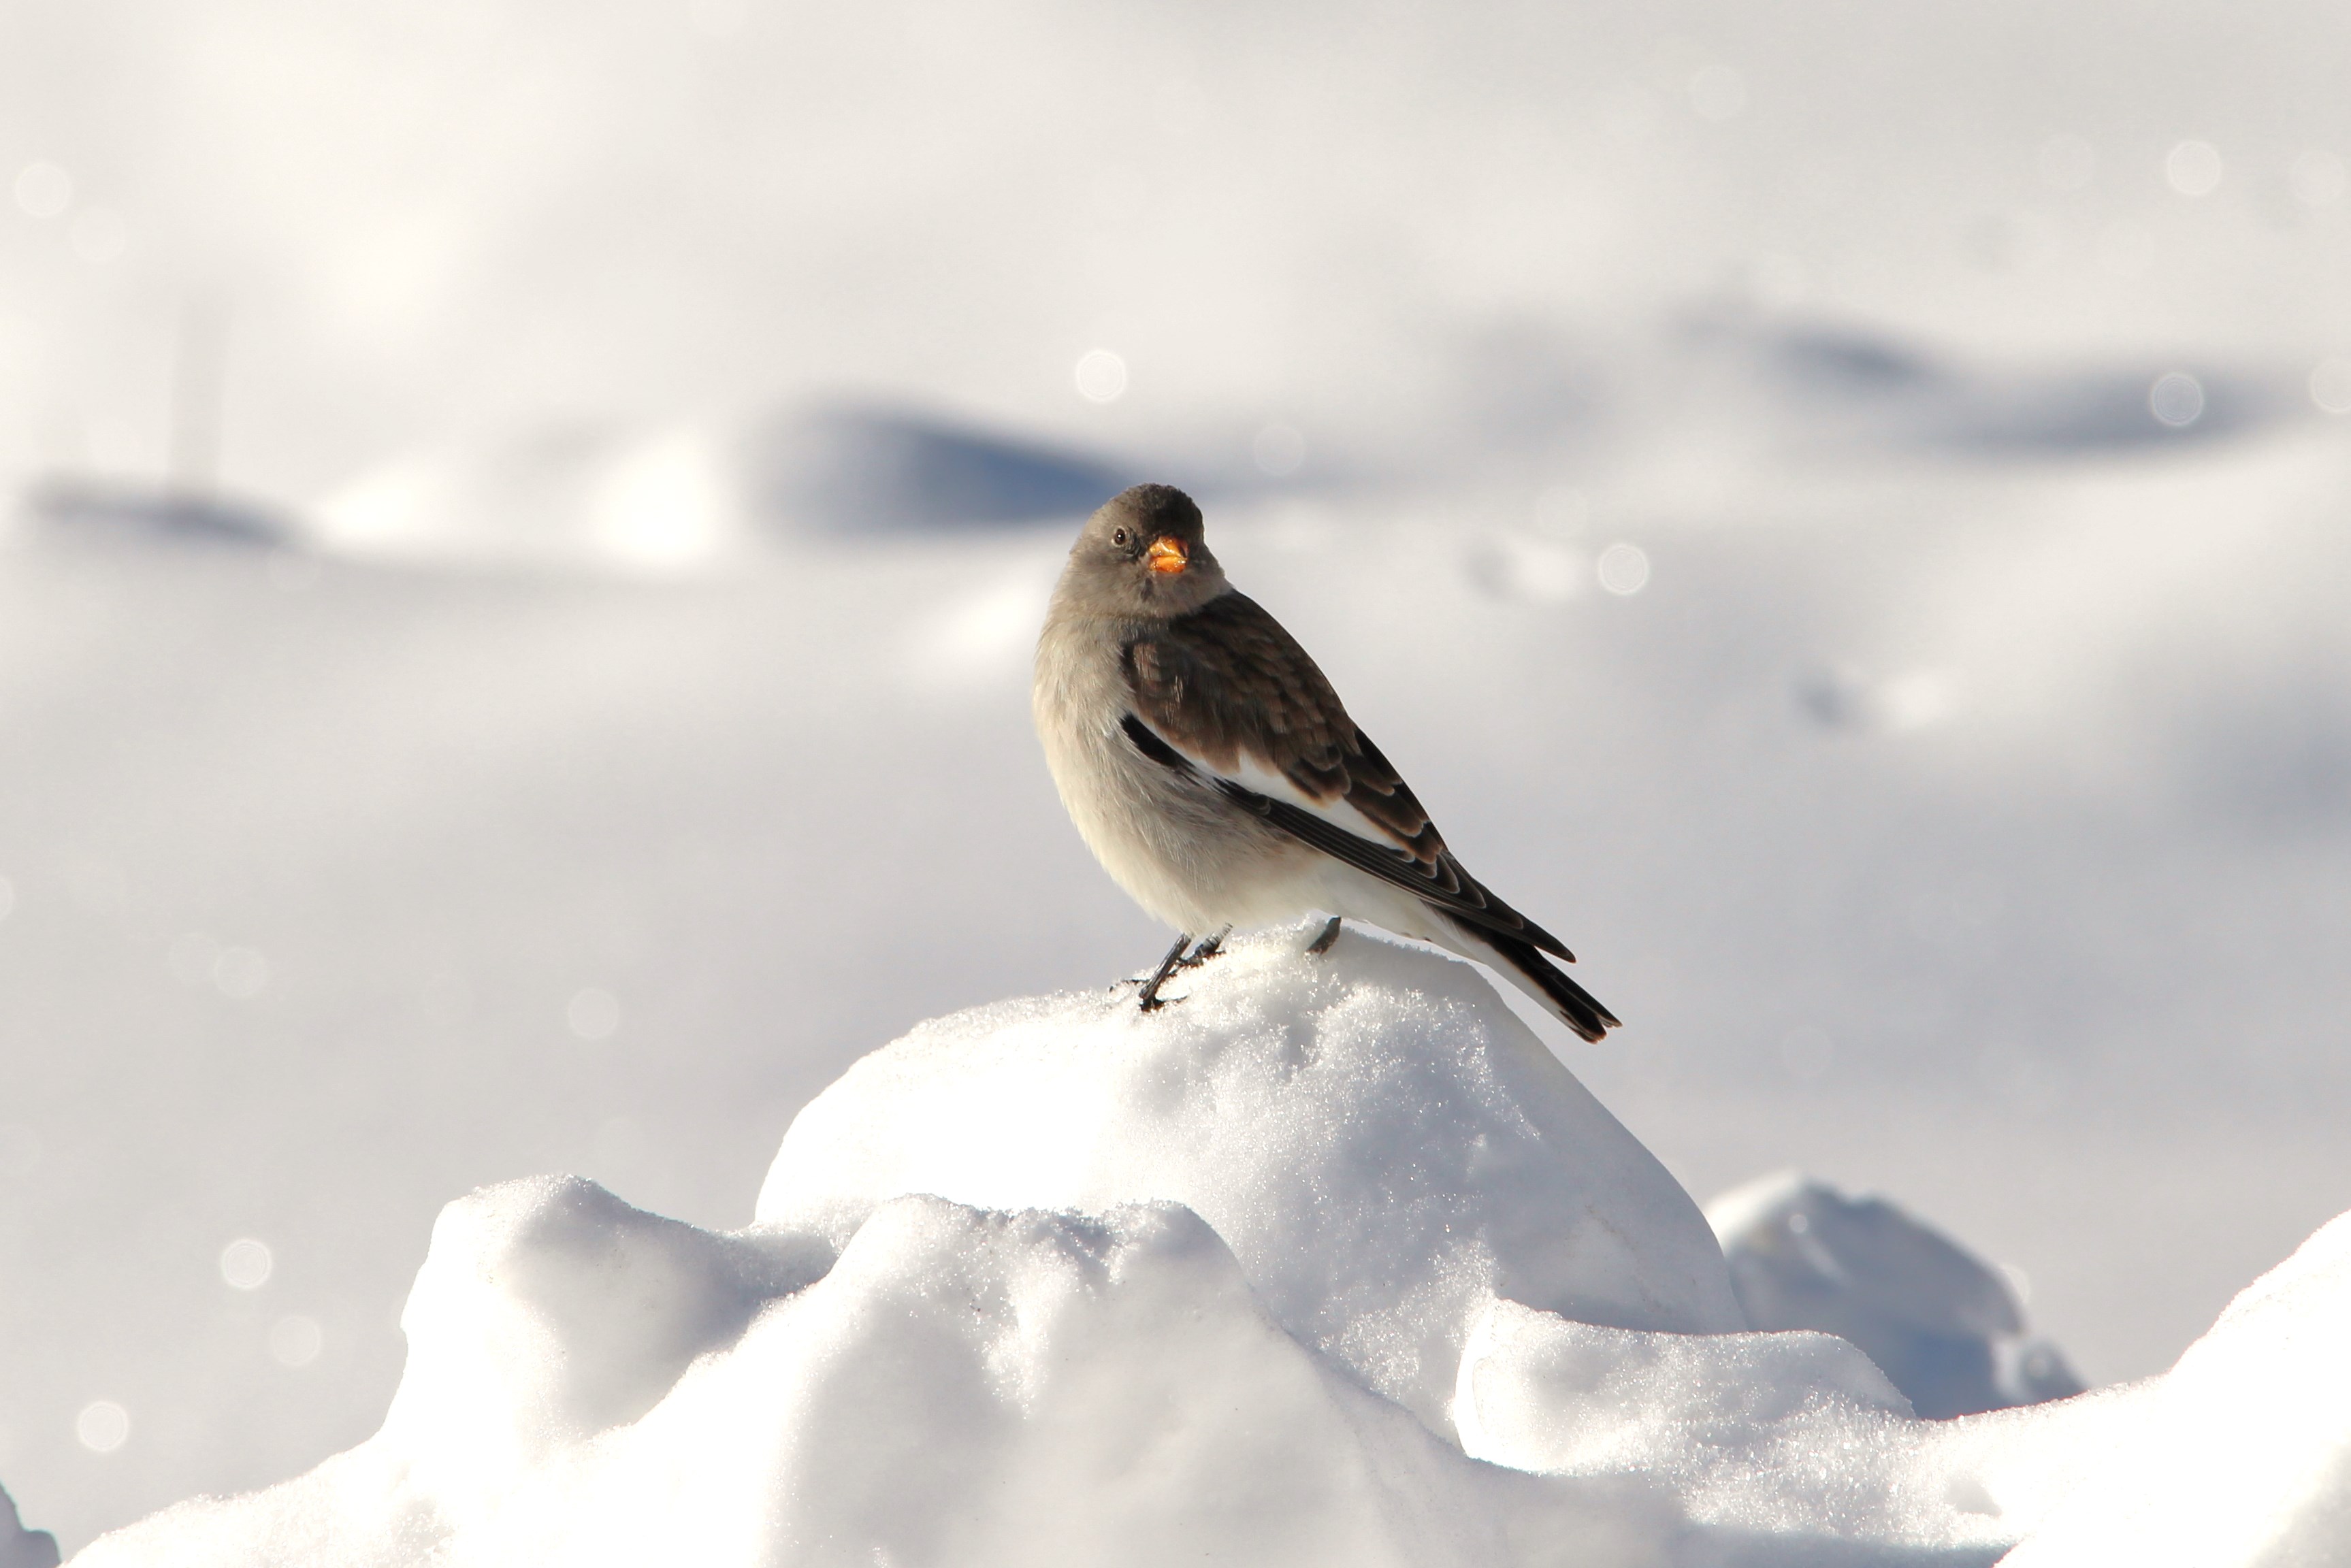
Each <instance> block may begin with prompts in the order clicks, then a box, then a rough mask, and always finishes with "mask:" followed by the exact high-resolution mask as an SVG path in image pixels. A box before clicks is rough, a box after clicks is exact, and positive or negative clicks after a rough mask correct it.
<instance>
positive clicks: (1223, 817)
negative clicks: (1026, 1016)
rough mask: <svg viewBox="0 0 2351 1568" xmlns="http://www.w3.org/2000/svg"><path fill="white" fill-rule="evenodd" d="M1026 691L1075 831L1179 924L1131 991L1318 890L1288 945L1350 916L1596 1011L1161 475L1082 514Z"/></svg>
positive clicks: (1554, 942) (1589, 1034)
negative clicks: (1220, 556) (1220, 558)
mask: <svg viewBox="0 0 2351 1568" xmlns="http://www.w3.org/2000/svg"><path fill="white" fill-rule="evenodd" d="M1031 698H1032V701H1033V704H1034V707H1035V711H1036V717H1037V733H1038V735H1039V737H1040V738H1042V739H1043V741H1044V743H1045V759H1046V762H1047V763H1048V765H1049V766H1050V767H1051V768H1052V770H1053V782H1054V784H1055V785H1056V786H1058V787H1059V788H1060V789H1061V803H1062V804H1063V805H1064V806H1066V807H1068V808H1069V812H1070V816H1071V820H1072V821H1075V822H1076V823H1077V826H1078V831H1079V832H1080V833H1081V834H1082V835H1083V836H1084V838H1085V841H1086V844H1087V847H1088V848H1090V849H1092V851H1093V852H1094V855H1095V858H1096V859H1098V860H1100V861H1101V862H1102V869H1104V870H1105V871H1107V872H1109V873H1110V874H1111V877H1112V879H1113V881H1115V882H1116V883H1118V884H1119V886H1121V887H1123V888H1124V889H1125V890H1126V891H1127V893H1128V894H1129V895H1131V896H1132V897H1133V898H1134V901H1135V902H1136V903H1137V904H1141V905H1143V907H1144V909H1145V910H1147V911H1148V912H1150V913H1151V914H1152V915H1156V916H1157V917H1158V918H1160V919H1162V920H1164V921H1165V922H1167V923H1168V924H1169V925H1173V926H1175V928H1176V930H1177V931H1178V932H1179V933H1180V934H1181V935H1179V936H1177V937H1176V939H1175V946H1173V947H1171V948H1169V949H1168V950H1167V956H1166V957H1165V958H1164V959H1163V960H1161V962H1160V965H1159V968H1158V971H1157V972H1156V973H1155V974H1154V975H1153V976H1152V977H1151V978H1150V980H1149V981H1148V982H1147V983H1146V984H1145V985H1144V988H1143V991H1142V1005H1143V1006H1144V1009H1146V1010H1148V1009H1152V1008H1154V1007H1156V1006H1158V1005H1159V999H1160V998H1159V988H1160V987H1161V986H1162V985H1163V984H1165V981H1166V979H1167V977H1169V976H1170V975H1171V974H1173V973H1174V972H1175V970H1176V969H1177V968H1178V967H1191V966H1193V965H1196V964H1198V963H1201V962H1204V961H1205V960H1207V958H1209V957H1210V956H1214V955H1215V953H1216V951H1217V947H1218V946H1219V945H1220V944H1221V943H1222V941H1223V939H1224V937H1225V936H1226V934H1228V933H1229V932H1230V931H1231V930H1232V928H1233V927H1234V926H1236V925H1270V924H1273V923H1275V922H1278V921H1282V920H1290V919H1294V918H1296V917H1297V916H1298V915H1302V914H1305V913H1307V912H1309V911H1313V910H1319V911H1322V913H1324V914H1326V915H1330V916H1331V919H1330V921H1329V922H1328V923H1327V924H1326V925H1324V926H1323V928H1322V932H1321V933H1320V934H1319V935H1318V936H1316V937H1315V939H1314V941H1313V943H1312V944H1311V945H1310V946H1309V948H1308V951H1310V952H1314V953H1320V952H1322V951H1325V950H1327V949H1328V948H1329V946H1330V945H1331V943H1332V940H1333V939H1335V938H1336V937H1337V936H1338V934H1339V926H1340V923H1341V921H1343V920H1347V919H1357V920H1367V921H1370V922H1371V923H1372V924H1374V925H1381V926H1384V927H1386V928H1387V929H1388V930H1390V931H1393V932H1395V933H1396V934H1397V935H1399V936H1412V937H1417V938H1419V939H1420V940H1422V941H1426V942H1433V943H1435V944H1436V945H1437V946H1440V947H1445V948H1447V949H1449V950H1451V951H1453V952H1455V953H1458V954H1460V955H1461V956H1463V957H1465V958H1473V959H1476V960H1479V962H1482V963H1485V964H1488V965H1490V966H1492V967H1494V968H1495V969H1496V970H1498V971H1499V972H1500V973H1501V974H1502V975H1503V976H1505V977H1508V978H1509V979H1510V981H1511V982H1512V983H1513V984H1515V985H1516V986H1518V988H1520V990H1523V991H1525V992H1526V993H1527V995H1529V996H1531V997H1532V998H1534V999H1535V1000H1536V1001H1537V1002H1539V1003H1541V1006H1542V1008H1543V1009H1544V1010H1545V1011H1547V1012H1549V1013H1550V1014H1551V1015H1552V1017H1554V1018H1556V1019H1559V1020H1560V1021H1561V1022H1562V1023H1563V1024H1565V1025H1567V1027H1568V1028H1570V1029H1572V1030H1574V1031H1575V1032H1576V1033H1577V1034H1579V1035H1581V1036H1583V1038H1584V1039H1585V1040H1599V1039H1600V1038H1601V1037H1602V1036H1603V1035H1604V1034H1606V1033H1607V1032H1608V1030H1611V1029H1613V1028H1615V1027H1617V1020H1616V1019H1615V1018H1614V1016H1613V1015H1612V1014H1611V1013H1610V1012H1609V1011H1608V1009H1606V1008H1604V1007H1602V1006H1601V1005H1600V1003H1599V1002H1598V1000H1596V999H1595V998H1593V995H1592V994H1591V993H1590V992H1589V991H1586V990H1585V989H1584V988H1583V987H1582V986H1579V985H1577V984H1576V983H1575V982H1574V981H1573V980H1572V979H1570V978H1569V977H1567V976H1566V975H1564V974H1562V972H1561V971H1560V970H1559V969H1558V968H1556V967H1553V966H1552V964H1551V963H1550V962H1549V961H1548V960H1546V959H1545V958H1544V956H1543V955H1544V954H1546V953H1548V954H1551V955H1552V956H1555V957H1559V958H1563V959H1565V960H1566V961H1567V962H1569V963H1573V962H1574V961H1575V956H1574V955H1573V954H1572V953H1570V952H1569V951H1568V950H1567V948H1566V947H1565V946H1562V944H1561V943H1560V941H1559V939H1558V938H1557V937H1555V936H1552V935H1551V934H1550V933H1549V932H1547V931H1545V930H1543V929H1542V927H1541V926H1540V925H1535V924H1534V923H1533V922H1532V921H1531V920H1529V919H1527V917H1526V916H1524V915H1520V913H1519V912H1518V911H1517V910H1515V909H1512V908H1511V907H1510V905H1509V904H1504V903H1503V902H1502V901H1501V900H1500V899H1499V898H1496V897H1495V896H1494V895H1493V894H1490V893H1489V892H1487V891H1486V889H1485V887H1484V886H1483V885H1481V884H1480V883H1479V881H1478V880H1477V878H1475V877H1473V876H1471V875H1470V874H1469V873H1468V872H1467V871H1465V870H1463V869H1462V867H1461V862H1458V861H1457V860H1455V859H1454V858H1453V852H1452V851H1450V850H1448V849H1447V848H1446V847H1445V841H1444V839H1443V838H1441V837H1440V836H1438V834H1437V825H1436V824H1435V823H1434V822H1431V821H1429V820H1428V813H1427V812H1426V811H1425V810H1422V809H1421V804H1420V801H1419V800H1417V799H1416V798H1415V797H1414V795H1413V792H1412V789H1411V787H1410V786H1409V785H1407V784H1405V781H1404V779H1402V778H1401V777H1400V776H1398V774H1397V773H1396V770H1395V768H1394V767H1392V766H1390V764H1389V762H1388V759H1387V758H1385V757H1384V756H1382V755H1381V754H1380V748H1379V747H1376V746H1374V745H1373V744H1372V740H1371V737H1369V736H1367V735H1365V734H1364V732H1363V731H1362V730H1360V729H1358V728H1356V727H1355V723H1354V721H1353V719H1351V718H1349V717H1348V716H1347V710H1346V708H1345V707H1344V706H1343V705H1342V704H1341V703H1340V701H1339V694H1338V693H1337V692H1335V691H1333V690H1332V688H1331V683H1330V682H1329V681H1328V680H1326V679H1324V678H1323V674H1322V671H1321V670H1320V669H1317V668H1316V667H1315V664H1314V661H1313V660H1312V659H1311V658H1309V657H1308V656H1307V653H1306V650H1305V649H1303V648H1301V647H1300V646H1299V645H1298V640H1297V639H1296V638H1294V637H1292V636H1291V635H1290V633H1289V632H1285V631H1284V630H1282V627H1281V623H1280V622H1278V621H1276V620H1275V619H1274V618H1273V617H1272V616H1271V615H1269V614H1268V613H1266V612H1265V611H1264V610H1263V609H1261V608H1259V605H1258V603H1257V601H1255V600H1252V599H1250V598H1249V596H1248V595H1247V594H1244V593H1242V592H1240V591H1238V590H1237V589H1235V588H1234V587H1233V585H1232V584H1231V583H1230V582H1228V581H1227V580H1226V579H1225V573H1224V569H1223V568H1221V567H1219V566H1218V565H1217V558H1216V557H1215V556H1213V555H1211V554H1210V553H1209V552H1208V547H1207V543H1206V541H1205V540H1204V538H1203V537H1202V527H1201V520H1200V508H1199V507H1197V506H1196V505H1194V504H1193V501H1192V498H1191V497H1189V496H1186V494H1184V492H1183V491H1181V490H1178V489H1175V487H1173V486H1167V485H1137V486H1134V488H1133V489H1131V490H1127V491H1123V492H1122V493H1121V494H1119V495H1118V496H1115V497H1113V498H1112V499H1111V500H1110V501H1108V502H1107V503H1105V504H1104V505H1103V506H1102V508H1101V509H1100V510H1099V511H1097V512H1095V513H1094V515H1093V516H1092V517H1090V518H1088V519H1087V521H1086V526H1085V528H1084V531H1082V532H1081V533H1080V534H1079V535H1078V542H1077V543H1076V545H1075V546H1073V547H1072V548H1071V550H1070V560H1069V564H1068V565H1067V566H1066V567H1064V568H1063V569H1062V570H1061V581H1060V583H1059V584H1058V585H1057V586H1056V587H1055V588H1054V590H1053V600H1052V606H1051V608H1050V610H1049V611H1048V612H1046V616H1045V629H1044V632H1043V633H1042V634H1041V635H1040V637H1039V638H1038V642H1037V676H1036V685H1035V688H1034V690H1033V692H1032V693H1031ZM1194 933H1205V934H1207V936H1205V938H1204V940H1202V941H1201V942H1200V943H1199V945H1198V946H1195V947H1193V948H1192V950H1191V952H1190V953H1189V955H1188V956H1187V955H1186V946H1189V945H1190V944H1191V939H1192V935H1193V934H1194Z"/></svg>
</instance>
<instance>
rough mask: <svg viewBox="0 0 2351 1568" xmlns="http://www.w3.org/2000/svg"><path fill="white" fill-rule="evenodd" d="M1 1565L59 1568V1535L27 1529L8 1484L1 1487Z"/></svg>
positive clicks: (17, 1567) (1, 1567)
mask: <svg viewBox="0 0 2351 1568" xmlns="http://www.w3.org/2000/svg"><path fill="white" fill-rule="evenodd" d="M0 1568H57V1538H56V1537H54V1536H52V1535H51V1534H50V1533H49V1532H48V1531H46V1530H26V1528H25V1521H23V1520H21V1519H19V1518H18V1517H17V1516H16V1502H15V1501H14V1500H12V1499H11V1498H10V1497H9V1496H8V1490H7V1489H6V1488H5V1487H0Z"/></svg>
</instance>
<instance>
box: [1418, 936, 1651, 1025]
mask: <svg viewBox="0 0 2351 1568" xmlns="http://www.w3.org/2000/svg"><path fill="white" fill-rule="evenodd" d="M1456 924H1457V925H1458V928H1459V929H1460V931H1461V934H1462V935H1463V936H1468V937H1469V938H1471V939H1472V940H1473V941H1475V942H1477V943H1479V945H1481V946H1487V947H1490V948H1492V949H1493V951H1494V956H1495V957H1496V959H1497V960H1498V961H1499V962H1498V963H1497V966H1496V967H1500V968H1505V969H1507V970H1509V971H1510V977H1511V978H1513V979H1517V980H1520V981H1521V982H1523V987H1524V988H1525V989H1527V990H1529V991H1531V993H1533V995H1534V997H1535V998H1536V999H1537V1000H1538V1001H1541V1002H1542V1003H1543V1004H1545V1006H1546V1007H1547V1008H1548V1009H1549V1010H1550V1011H1551V1013H1552V1016H1553V1017H1555V1018H1557V1019H1559V1021H1560V1022H1562V1023H1563V1024H1565V1025H1566V1026H1567V1027H1568V1028H1570V1029H1572V1030H1574V1031H1575V1032H1576V1033H1578V1034H1580V1035H1582V1036H1583V1038H1584V1039H1586V1040H1591V1041H1593V1042H1594V1043H1595V1044H1596V1043H1598V1041H1599V1040H1600V1039H1601V1037H1602V1036H1604V1035H1605V1034H1606V1033H1607V1032H1608V1031H1609V1030H1612V1029H1622V1028H1624V1027H1625V1026H1624V1025H1623V1024H1622V1023H1620V1022H1619V1021H1618V1020H1617V1018H1616V1015H1615V1014H1614V1013H1612V1012H1610V1011H1609V1010H1608V1009H1606V1008H1604V1007H1602V1006H1601V1005H1600V998H1597V997H1595V996H1593V994H1592V993H1591V992H1590V991H1587V990H1585V989H1584V988H1583V987H1582V986H1579V985H1577V984H1576V983H1575V982H1574V981H1573V980H1572V979H1570V978H1569V977H1567V976H1566V975H1564V974H1562V973H1561V972H1560V970H1559V969H1558V968H1557V967H1555V966H1553V965H1552V961H1551V960H1550V959H1548V958H1546V957H1544V956H1542V954H1541V952H1539V951H1537V949H1536V947H1535V945H1534V944H1533V943H1531V942H1522V941H1520V940H1519V939H1518V938H1517V937H1515V936H1505V935H1503V934H1502V933H1501V932H1499V931H1491V930H1488V929H1487V928H1485V927H1483V926H1470V925H1460V923H1458V922H1457V923H1456Z"/></svg>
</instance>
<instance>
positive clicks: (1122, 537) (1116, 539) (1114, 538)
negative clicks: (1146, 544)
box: [1110, 528, 1126, 549]
mask: <svg viewBox="0 0 2351 1568" xmlns="http://www.w3.org/2000/svg"><path fill="white" fill-rule="evenodd" d="M1110 542H1111V543H1113V544H1114V545H1116V546H1118V547H1119V549H1125V548H1126V530H1125V529H1124V528H1121V529H1119V530H1118V531H1117V532H1115V533H1113V534H1112V535H1111V536H1110Z"/></svg>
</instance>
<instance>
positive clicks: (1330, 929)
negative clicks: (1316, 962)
mask: <svg viewBox="0 0 2351 1568" xmlns="http://www.w3.org/2000/svg"><path fill="white" fill-rule="evenodd" d="M1344 918H1345V917H1344V916H1343V915H1332V916H1331V924H1330V925H1325V926H1324V927H1322V935H1321V936H1317V937H1315V938H1314V940H1313V941H1311V942H1309V943H1308V944H1306V950H1307V951H1308V952H1309V953H1311V954H1312V955H1314V956H1316V957H1318V958H1320V957H1321V956H1322V955H1323V954H1325V953H1328V952H1329V951H1330V950H1331V944H1332V943H1333V942H1336V941H1337V940H1338V939H1339V925H1340V923H1341V921H1342V920H1343V919H1344Z"/></svg>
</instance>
